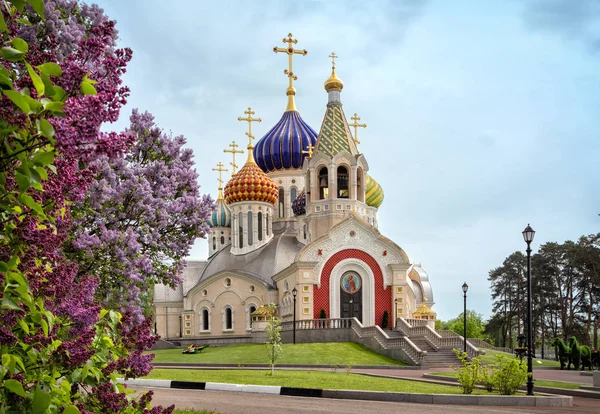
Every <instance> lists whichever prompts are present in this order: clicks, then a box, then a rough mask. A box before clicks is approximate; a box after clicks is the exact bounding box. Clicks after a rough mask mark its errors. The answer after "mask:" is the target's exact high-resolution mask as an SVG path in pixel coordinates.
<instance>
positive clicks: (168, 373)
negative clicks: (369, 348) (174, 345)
mask: <svg viewBox="0 0 600 414" xmlns="http://www.w3.org/2000/svg"><path fill="white" fill-rule="evenodd" d="M145 378H152V379H170V380H179V381H199V382H222V383H231V384H252V385H278V386H283V387H296V388H322V389H330V390H368V391H393V392H408V393H423V394H461V393H462V390H461V389H460V388H459V387H457V386H452V385H438V384H429V383H425V382H418V381H407V380H400V379H392V378H378V377H369V376H366V375H360V374H348V373H346V372H345V371H343V370H341V371H337V372H329V371H296V370H294V371H291V370H276V371H275V375H274V376H271V371H269V370H202V369H197V370H183V369H158V368H155V369H153V370H152V372H151V373H150V375H148V376H147V377H145ZM473 393H474V394H482V395H487V394H489V393H488V392H487V391H485V390H475V391H474V392H473Z"/></svg>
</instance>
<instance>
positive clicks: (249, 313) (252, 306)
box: [246, 304, 256, 330]
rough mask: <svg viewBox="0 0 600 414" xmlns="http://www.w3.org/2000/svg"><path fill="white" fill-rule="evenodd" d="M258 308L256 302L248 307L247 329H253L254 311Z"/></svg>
mask: <svg viewBox="0 0 600 414" xmlns="http://www.w3.org/2000/svg"><path fill="white" fill-rule="evenodd" d="M255 310H256V305H255V304H251V305H250V306H249V307H248V311H247V315H248V316H247V318H246V329H247V330H250V329H252V312H254V311H255Z"/></svg>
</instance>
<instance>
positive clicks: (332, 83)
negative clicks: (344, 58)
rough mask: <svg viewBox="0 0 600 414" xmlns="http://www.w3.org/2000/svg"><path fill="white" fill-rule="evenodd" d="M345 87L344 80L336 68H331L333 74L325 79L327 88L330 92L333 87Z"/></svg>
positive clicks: (340, 88)
mask: <svg viewBox="0 0 600 414" xmlns="http://www.w3.org/2000/svg"><path fill="white" fill-rule="evenodd" d="M343 88H344V82H342V80H341V79H340V78H338V77H337V75H336V74H335V68H333V69H332V70H331V76H330V77H329V79H327V80H326V81H325V90H326V91H327V92H329V91H330V90H331V89H339V90H342V89H343Z"/></svg>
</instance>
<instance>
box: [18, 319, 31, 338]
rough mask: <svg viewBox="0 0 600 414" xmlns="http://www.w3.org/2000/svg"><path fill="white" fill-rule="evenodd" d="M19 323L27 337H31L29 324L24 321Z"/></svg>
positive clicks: (21, 320) (20, 320)
mask: <svg viewBox="0 0 600 414" xmlns="http://www.w3.org/2000/svg"><path fill="white" fill-rule="evenodd" d="M17 323H18V324H19V326H20V327H21V329H22V330H23V332H25V334H26V335H29V325H27V322H25V321H24V320H23V319H19V320H18V321H17Z"/></svg>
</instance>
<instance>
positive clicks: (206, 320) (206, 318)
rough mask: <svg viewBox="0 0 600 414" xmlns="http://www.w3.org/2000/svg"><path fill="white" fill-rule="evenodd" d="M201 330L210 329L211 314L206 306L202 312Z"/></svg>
mask: <svg viewBox="0 0 600 414" xmlns="http://www.w3.org/2000/svg"><path fill="white" fill-rule="evenodd" d="M200 330H201V331H205V332H206V331H210V314H209V312H208V309H206V308H204V309H202V311H201V312H200Z"/></svg>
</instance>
